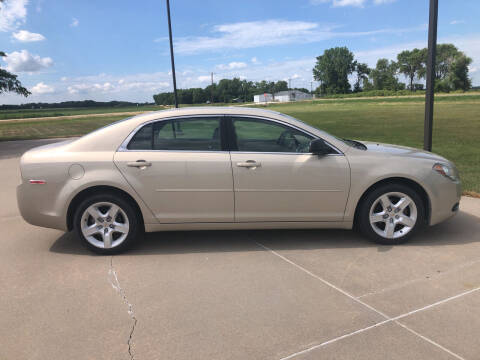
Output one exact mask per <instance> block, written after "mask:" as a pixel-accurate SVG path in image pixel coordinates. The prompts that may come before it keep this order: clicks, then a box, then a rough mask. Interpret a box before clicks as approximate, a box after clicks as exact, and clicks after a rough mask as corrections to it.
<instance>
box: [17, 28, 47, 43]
mask: <svg viewBox="0 0 480 360" xmlns="http://www.w3.org/2000/svg"><path fill="white" fill-rule="evenodd" d="M12 36H13V38H14V39H16V40H18V41H20V42H35V41H43V40H45V36H43V35H42V34H37V33H32V32H30V31H27V30H20V31H18V32H15V33H13V34H12Z"/></svg>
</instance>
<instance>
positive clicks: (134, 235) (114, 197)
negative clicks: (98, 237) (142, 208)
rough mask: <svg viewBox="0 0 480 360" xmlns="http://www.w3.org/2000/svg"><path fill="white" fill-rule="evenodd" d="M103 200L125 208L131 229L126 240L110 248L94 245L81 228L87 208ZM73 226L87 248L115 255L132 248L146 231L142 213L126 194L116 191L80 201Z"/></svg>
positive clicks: (103, 253) (98, 252) (122, 208)
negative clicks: (141, 218) (141, 217)
mask: <svg viewBox="0 0 480 360" xmlns="http://www.w3.org/2000/svg"><path fill="white" fill-rule="evenodd" d="M102 202H108V203H112V204H115V205H117V206H118V207H120V209H121V210H123V212H124V214H126V217H127V218H128V226H129V229H128V234H127V236H126V238H125V240H123V241H122V242H121V243H120V244H118V245H117V246H112V247H110V248H102V247H98V246H95V245H93V244H92V243H91V242H89V241H88V240H87V238H86V237H85V236H84V235H83V233H82V229H81V222H82V216H83V214H84V212H85V210H86V209H87V208H88V207H90V206H91V205H93V204H96V203H102ZM73 228H74V232H75V234H76V235H77V237H78V238H79V239H80V241H81V243H82V245H83V246H85V247H86V248H87V249H89V250H91V251H93V252H95V253H97V254H102V255H113V254H119V253H121V252H124V251H126V250H127V249H129V248H130V246H131V245H132V243H134V242H135V241H136V240H137V239H140V238H141V236H142V235H143V232H144V228H143V225H142V222H141V220H140V214H138V210H136V209H135V207H134V206H132V204H131V203H130V201H129V200H128V199H126V198H125V197H124V196H121V195H120V194H115V193H103V194H97V195H92V196H89V197H88V198H86V199H85V200H83V201H82V202H81V203H80V205H79V207H78V208H77V210H76V211H75V215H74V218H73Z"/></svg>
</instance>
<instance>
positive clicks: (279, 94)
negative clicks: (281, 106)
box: [275, 90, 310, 96]
mask: <svg viewBox="0 0 480 360" xmlns="http://www.w3.org/2000/svg"><path fill="white" fill-rule="evenodd" d="M292 93H295V94H307V93H305V92H303V91H300V90H284V91H279V92H277V93H275V96H283V95H288V94H292ZM307 95H310V94H307Z"/></svg>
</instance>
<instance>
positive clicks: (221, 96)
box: [153, 78, 309, 105]
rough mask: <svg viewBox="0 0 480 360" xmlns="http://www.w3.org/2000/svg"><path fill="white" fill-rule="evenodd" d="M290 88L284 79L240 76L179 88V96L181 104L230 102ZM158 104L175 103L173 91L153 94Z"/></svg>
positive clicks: (245, 100)
mask: <svg viewBox="0 0 480 360" xmlns="http://www.w3.org/2000/svg"><path fill="white" fill-rule="evenodd" d="M285 90H288V84H287V82H286V81H284V80H280V81H266V80H262V81H258V82H253V81H247V80H241V79H239V78H233V79H222V80H220V81H219V82H218V84H216V83H213V84H211V85H208V86H207V87H206V88H204V89H202V88H189V89H178V90H177V96H178V102H179V103H180V104H201V103H206V102H211V103H221V102H223V103H230V102H248V101H253V96H254V95H257V94H263V93H270V94H275V93H277V92H279V91H285ZM298 90H300V91H304V92H307V93H308V92H309V91H308V90H307V89H303V88H300V89H298ZM153 99H154V100H155V103H156V104H157V105H171V104H174V102H175V99H174V94H173V92H163V93H160V94H156V95H153Z"/></svg>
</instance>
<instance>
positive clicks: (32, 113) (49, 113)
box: [0, 105, 162, 121]
mask: <svg viewBox="0 0 480 360" xmlns="http://www.w3.org/2000/svg"><path fill="white" fill-rule="evenodd" d="M156 110H162V107H161V106H156V105H145V106H124V107H99V108H94V107H89V108H59V109H28V110H27V109H25V110H0V121H1V120H5V119H27V118H40V117H55V116H70V115H88V114H110V113H116V112H122V113H123V112H134V111H156Z"/></svg>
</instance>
